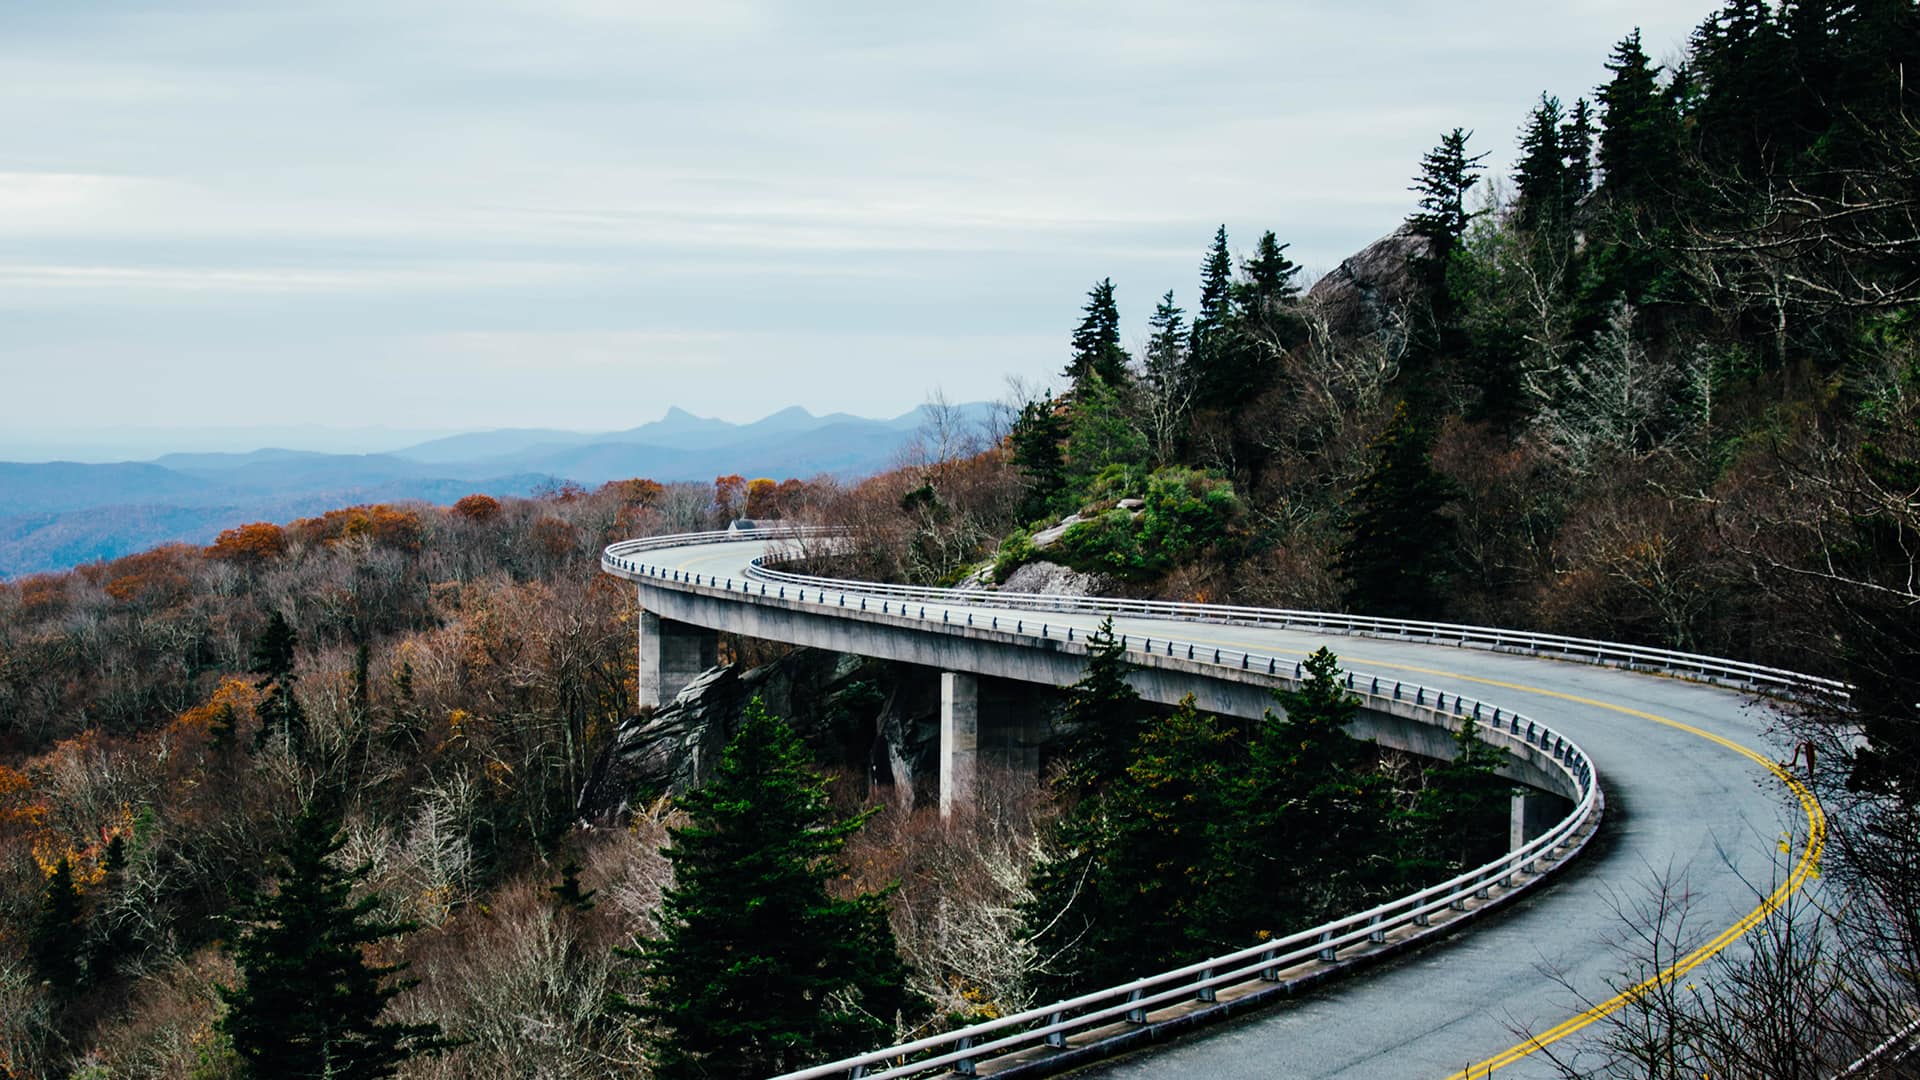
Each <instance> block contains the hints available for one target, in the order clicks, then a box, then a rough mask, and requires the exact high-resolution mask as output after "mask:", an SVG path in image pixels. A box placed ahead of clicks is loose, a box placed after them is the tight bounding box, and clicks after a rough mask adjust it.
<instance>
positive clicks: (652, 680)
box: [639, 611, 720, 709]
mask: <svg viewBox="0 0 1920 1080" xmlns="http://www.w3.org/2000/svg"><path fill="white" fill-rule="evenodd" d="M719 659H720V635H719V634H718V633H716V632H714V631H712V630H708V629H706V628H705V627H700V626H692V625H689V624H687V623H682V622H675V621H673V620H672V619H663V618H661V617H660V616H658V615H656V614H654V613H653V612H651V611H642V612H641V613H640V700H639V705H640V706H641V707H642V708H646V707H649V706H651V707H652V708H656V709H657V708H659V707H660V706H662V705H665V704H667V703H668V702H670V701H672V700H673V699H674V698H675V697H676V696H678V695H679V693H680V691H681V690H683V689H685V688H686V685H687V684H688V683H690V682H692V681H693V680H694V679H695V678H696V677H698V676H699V674H700V673H701V672H703V671H705V670H707V669H708V668H710V667H713V666H714V665H715V664H716V663H718V662H719Z"/></svg>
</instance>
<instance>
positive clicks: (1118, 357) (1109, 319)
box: [1067, 278, 1127, 391]
mask: <svg viewBox="0 0 1920 1080" xmlns="http://www.w3.org/2000/svg"><path fill="white" fill-rule="evenodd" d="M1093 375H1097V376H1099V377H1100V378H1101V379H1102V380H1104V381H1105V382H1106V384H1107V385H1108V386H1119V385H1120V384H1121V382H1122V381H1123V380H1124V379H1126V377H1127V350H1126V349H1124V348H1122V347H1121V345H1120V309H1119V307H1118V306H1117V305H1116V304H1115V303H1114V300H1113V279H1112V278H1107V279H1105V280H1103V281H1101V282H1100V283H1099V284H1097V285H1095V286H1094V287H1093V288H1092V290H1091V291H1089V292H1088V293H1087V306H1086V308H1085V309H1084V317H1083V318H1082V319H1081V320H1080V325H1079V327H1078V328H1076V329H1075V330H1074V332H1073V359H1072V361H1070V362H1069V363H1068V364H1067V378H1069V379H1071V380H1073V385H1074V388H1075V390H1076V391H1077V390H1078V389H1079V388H1080V386H1081V385H1082V384H1084V383H1085V382H1086V380H1087V378H1088V376H1093Z"/></svg>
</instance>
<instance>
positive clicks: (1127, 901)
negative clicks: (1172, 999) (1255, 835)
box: [1022, 697, 1234, 996]
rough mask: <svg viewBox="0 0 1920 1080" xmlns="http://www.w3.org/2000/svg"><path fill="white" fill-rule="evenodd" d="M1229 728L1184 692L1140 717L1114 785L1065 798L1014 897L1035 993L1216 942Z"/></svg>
mask: <svg viewBox="0 0 1920 1080" xmlns="http://www.w3.org/2000/svg"><path fill="white" fill-rule="evenodd" d="M1232 750H1233V746H1232V742H1231V738H1230V735H1229V734H1228V733H1226V732H1223V731H1222V730H1221V728H1220V724H1219V721H1218V720H1217V719H1216V718H1214V717H1212V716H1209V715H1207V714H1204V713H1201V712H1199V711H1198V710H1197V709H1195V708H1194V704H1193V699H1192V697H1188V698H1187V699H1186V700H1185V701H1183V702H1181V704H1180V706H1179V707H1178V708H1177V709H1175V710H1174V712H1173V715H1171V716H1169V717H1167V718H1166V719H1165V720H1162V721H1159V722H1156V723H1154V724H1152V725H1150V726H1148V727H1147V728H1146V729H1145V730H1144V732H1143V733H1142V734H1141V735H1140V736H1139V738H1138V739H1137V740H1134V741H1132V742H1131V749H1130V751H1129V752H1128V753H1126V755H1125V760H1124V767H1123V768H1122V769H1121V770H1120V771H1119V772H1118V773H1117V774H1116V775H1115V776H1114V777H1113V778H1112V784H1111V786H1110V787H1108V788H1105V789H1102V790H1101V791H1100V792H1099V793H1098V794H1096V795H1093V796H1091V797H1088V798H1083V799H1081V800H1080V801H1078V802H1076V803H1073V804H1072V805H1071V806H1069V807H1068V808H1067V810H1066V812H1065V813H1064V814H1063V815H1062V817H1061V819H1060V821H1059V822H1058V824H1057V825H1056V826H1055V828H1054V832H1053V836H1052V842H1051V844H1050V847H1051V848H1052V849H1053V850H1054V851H1055V852H1056V854H1054V855H1053V856H1052V857H1050V858H1047V859H1044V860H1042V861H1041V862H1039V863H1038V864H1036V865H1035V867H1034V870H1033V875H1032V882H1031V887H1032V892H1033V898H1032V899H1031V900H1030V901H1028V902H1027V903H1026V904H1025V905H1024V906H1023V908H1022V918H1023V921H1024V923H1025V926H1026V933H1027V936H1028V939H1029V941H1030V942H1031V943H1032V945H1033V946H1034V948H1035V950H1036V952H1037V953H1038V955H1039V957H1040V964H1039V971H1038V973H1037V974H1036V977H1035V983H1036V987H1035V988H1036V989H1037V990H1038V991H1039V992H1040V993H1041V994H1042V995H1043V996H1061V995H1066V994H1072V993H1074V992H1076V991H1079V990H1082V989H1085V988H1087V987H1092V986H1105V985H1111V984H1112V983H1115V982H1120V981H1122V980H1125V979H1128V978H1132V977H1135V976H1138V975H1144V974H1147V973H1149V972H1152V971H1155V970H1158V969H1161V968H1164V967H1166V966H1167V965H1168V964H1173V963H1180V962H1182V961H1185V960H1191V959H1197V958H1199V957H1202V956H1205V955H1207V954H1208V953H1210V952H1212V951H1214V950H1215V949H1217V948H1218V944H1217V935H1216V934H1215V933H1214V932H1213V931H1214V930H1215V929H1216V927H1215V926H1214V925H1213V924H1212V923H1211V921H1210V918H1211V911H1212V903H1213V901H1212V889H1211V887H1210V883H1209V881H1210V877H1211V875H1212V873H1213V871H1214V868H1215V867H1216V865H1217V863H1218V860H1217V859H1216V858H1215V855H1214V849H1215V846H1216V843H1217V842H1218V838H1219V830H1220V828H1221V827H1222V825H1223V824H1230V822H1229V821H1228V820H1227V819H1226V818H1225V817H1224V809H1225V805H1226V791H1227V788H1228V784H1227V775H1228V771H1229V770H1230V769H1231V767H1232V758H1233V756H1234V755H1233V753H1232Z"/></svg>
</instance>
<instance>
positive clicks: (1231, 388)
mask: <svg viewBox="0 0 1920 1080" xmlns="http://www.w3.org/2000/svg"><path fill="white" fill-rule="evenodd" d="M1189 338H1190V340H1189V342H1188V345H1187V367H1188V377H1187V384H1188V385H1189V386H1191V387H1192V388H1193V392H1194V400H1195V403H1196V404H1198V405H1201V406H1203V407H1217V406H1220V405H1223V404H1227V403H1230V402H1231V401H1233V399H1234V398H1235V397H1236V396H1238V395H1239V394H1241V393H1242V392H1243V390H1244V388H1243V387H1240V386H1237V385H1236V384H1235V383H1234V381H1233V378H1232V373H1231V371H1230V370H1229V369H1230V368H1231V367H1232V360H1231V353H1232V350H1233V348H1234V344H1235V342H1234V340H1233V256H1232V255H1230V254H1228V253H1227V227H1226V226H1225V225H1222V226H1220V228H1219V229H1218V230H1216V231H1215V232H1214V234H1213V244H1212V245H1211V246H1210V247H1208V248H1207V258H1206V261H1205V262H1204V263H1203V264H1202V265H1201V268H1200V307H1199V309H1198V310H1196V311H1195V312H1194V315H1193V329H1192V330H1191V331H1190V332H1189Z"/></svg>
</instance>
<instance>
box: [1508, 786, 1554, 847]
mask: <svg viewBox="0 0 1920 1080" xmlns="http://www.w3.org/2000/svg"><path fill="white" fill-rule="evenodd" d="M1569 806H1570V804H1569V803H1568V802H1567V800H1565V799H1562V798H1561V797H1559V796H1558V795H1549V794H1547V793H1546V792H1543V791H1534V790H1532V789H1531V788H1521V789H1520V791H1519V793H1518V794H1516V795H1514V797H1513V813H1512V816H1511V818H1510V819H1509V820H1510V822H1511V825H1510V826H1509V829H1508V832H1507V850H1508V851H1519V850H1520V849H1521V848H1523V847H1525V846H1526V845H1527V844H1529V843H1531V842H1532V841H1535V840H1538V839H1540V837H1541V836H1542V835H1543V834H1544V833H1545V832H1546V831H1547V830H1548V829H1551V828H1553V826H1554V823H1555V822H1557V821H1559V820H1560V819H1561V818H1563V817H1565V816H1566V815H1567V810H1568V809H1569Z"/></svg>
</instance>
